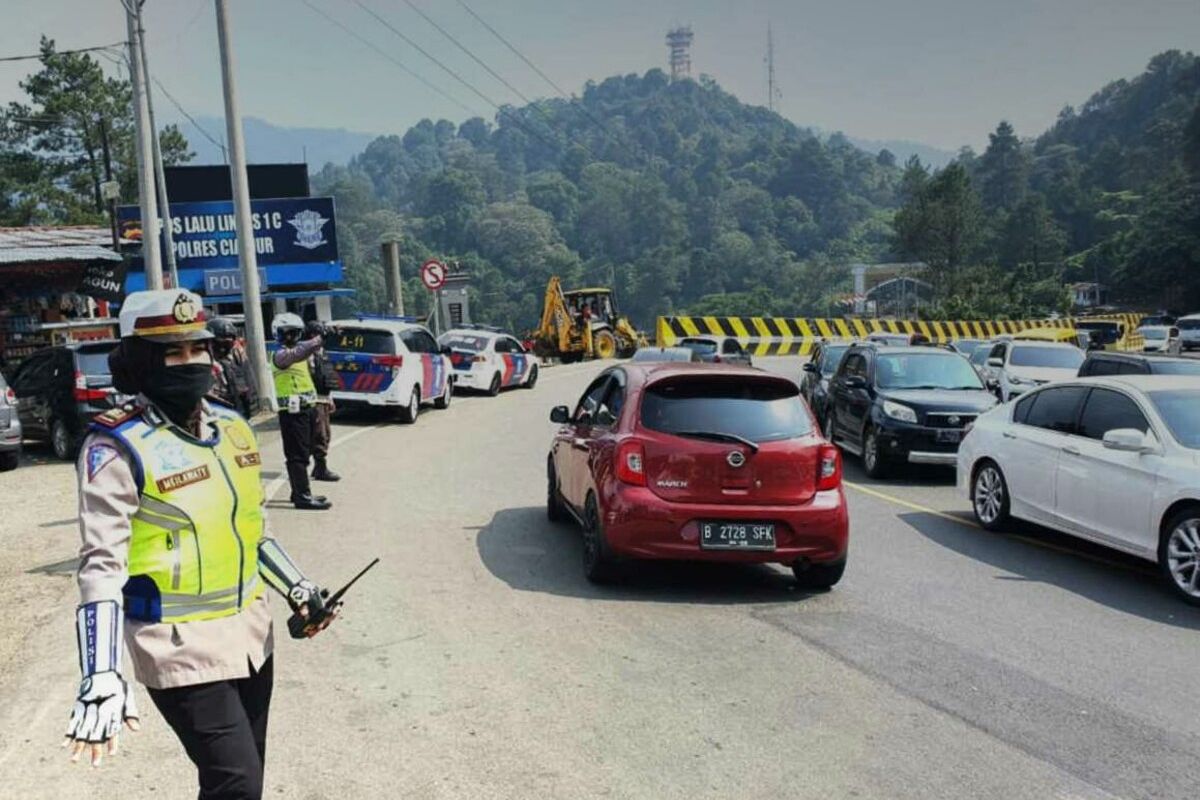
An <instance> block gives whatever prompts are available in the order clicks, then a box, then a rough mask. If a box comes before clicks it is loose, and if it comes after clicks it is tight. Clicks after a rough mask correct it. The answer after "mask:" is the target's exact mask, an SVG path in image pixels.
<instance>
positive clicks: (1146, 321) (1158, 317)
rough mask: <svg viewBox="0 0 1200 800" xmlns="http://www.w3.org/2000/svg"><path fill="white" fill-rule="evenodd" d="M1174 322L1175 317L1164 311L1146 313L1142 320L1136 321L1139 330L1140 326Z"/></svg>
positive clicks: (1172, 323) (1171, 323) (1145, 326)
mask: <svg viewBox="0 0 1200 800" xmlns="http://www.w3.org/2000/svg"><path fill="white" fill-rule="evenodd" d="M1174 324H1175V317H1174V316H1173V315H1171V314H1168V313H1166V312H1159V313H1158V314H1147V315H1146V316H1144V317H1142V321H1141V322H1139V323H1138V331H1139V332H1140V331H1141V329H1142V328H1148V327H1151V326H1156V325H1174Z"/></svg>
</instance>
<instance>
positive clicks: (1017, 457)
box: [958, 375, 1200, 605]
mask: <svg viewBox="0 0 1200 800" xmlns="http://www.w3.org/2000/svg"><path fill="white" fill-rule="evenodd" d="M958 483H959V488H960V490H962V491H964V492H966V493H968V496H969V498H970V500H971V506H972V508H973V510H974V512H975V518H976V519H977V520H978V521H979V524H980V525H982V526H983V527H984V528H986V529H988V530H999V529H1001V528H1003V527H1004V525H1005V523H1006V521H1007V520H1008V518H1009V517H1010V516H1013V517H1018V518H1020V519H1025V520H1029V521H1031V522H1036V523H1039V524H1041V525H1046V526H1047V527H1050V528H1054V529H1056V530H1059V531H1062V532H1063V533H1067V534H1071V535H1073V536H1078V537H1080V538H1083V539H1089V540H1091V541H1094V542H1098V543H1100V544H1103V545H1107V546H1108V547H1112V548H1114V549H1117V550H1121V551H1124V552H1126V553H1131V554H1132V555H1135V556H1138V557H1141V558H1144V559H1147V560H1149V561H1154V562H1156V563H1157V564H1158V565H1159V567H1160V570H1161V572H1162V576H1163V578H1164V580H1165V582H1166V584H1167V585H1168V586H1170V587H1171V589H1172V590H1173V591H1174V592H1175V593H1176V594H1178V595H1179V596H1181V597H1182V598H1183V599H1184V600H1185V601H1187V602H1189V603H1191V604H1193V605H1200V379H1197V378H1195V377H1185V376H1172V375H1121V376H1111V377H1104V378H1080V379H1077V380H1073V381H1066V382H1063V383H1055V384H1053V385H1050V386H1045V387H1042V388H1040V389H1036V390H1034V391H1031V392H1029V393H1028V394H1026V395H1024V396H1023V397H1021V399H1019V400H1017V401H1016V402H1014V403H1008V404H1007V405H1003V406H999V407H997V408H995V409H993V410H992V411H989V412H988V413H986V414H984V415H982V416H980V417H979V418H978V419H977V420H976V421H975V425H974V427H973V428H972V429H971V431H970V432H969V433H968V434H967V436H966V437H965V438H964V439H963V442H962V445H961V447H960V448H959V451H958Z"/></svg>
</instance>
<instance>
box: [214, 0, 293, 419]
mask: <svg viewBox="0 0 1200 800" xmlns="http://www.w3.org/2000/svg"><path fill="white" fill-rule="evenodd" d="M214 2H215V3H216V8H217V43H218V45H219V46H220V51H221V84H222V86H223V88H224V90H225V131H226V136H227V138H228V139H229V175H230V178H231V179H232V183H233V207H234V212H235V213H234V216H235V219H236V223H237V246H238V263H239V265H240V266H241V268H242V307H243V310H244V311H245V314H246V349H247V350H248V351H249V355H250V366H251V369H252V370H253V372H254V381H255V384H256V385H257V386H258V396H259V397H260V398H262V399H264V400H265V401H266V403H267V406H268V407H269V408H270V409H271V410H272V411H277V410H278V405H277V403H276V402H275V388H274V385H273V384H274V381H273V379H272V376H271V369H270V367H269V366H268V365H267V344H266V336H265V334H264V333H263V317H262V298H261V296H260V294H259V286H258V255H257V253H256V251H255V249H254V228H253V226H252V223H251V220H250V182H249V180H248V178H247V177H246V148H245V143H244V142H243V141H242V114H241V111H239V110H238V102H237V89H236V87H235V86H234V84H233V42H232V41H231V39H230V32H229V2H228V0H214Z"/></svg>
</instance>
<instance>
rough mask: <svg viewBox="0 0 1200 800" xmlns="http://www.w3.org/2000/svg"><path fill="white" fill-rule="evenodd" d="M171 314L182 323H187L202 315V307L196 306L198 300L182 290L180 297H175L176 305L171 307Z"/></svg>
mask: <svg viewBox="0 0 1200 800" xmlns="http://www.w3.org/2000/svg"><path fill="white" fill-rule="evenodd" d="M171 315H172V316H173V317H175V320H176V321H177V322H179V323H181V324H184V325H186V324H187V323H189V322H195V321H196V317H198V316H200V309H199V308H197V307H196V302H195V301H194V300H193V299H192V298H191V296H190V295H189V294H188V293H186V292H181V293H180V295H179V297H176V298H175V305H174V307H172V309H171Z"/></svg>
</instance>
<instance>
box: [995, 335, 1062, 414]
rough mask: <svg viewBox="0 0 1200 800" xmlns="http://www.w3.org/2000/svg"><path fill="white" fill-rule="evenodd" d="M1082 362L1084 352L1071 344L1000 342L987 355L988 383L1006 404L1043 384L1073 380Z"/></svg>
mask: <svg viewBox="0 0 1200 800" xmlns="http://www.w3.org/2000/svg"><path fill="white" fill-rule="evenodd" d="M1083 359H1084V352H1083V351H1082V350H1080V349H1079V348H1078V347H1076V346H1074V345H1070V344H1060V343H1053V342H1017V341H1008V342H997V343H996V344H994V345H992V349H991V351H990V352H989V353H988V357H987V362H986V370H985V374H986V376H987V377H986V380H987V381H988V385H989V388H991V389H993V391H995V392H996V396H997V397H999V398H1000V399H1001V400H1002V401H1004V402H1005V403H1007V402H1008V401H1009V400H1011V399H1013V398H1014V397H1019V396H1020V395H1021V394H1023V393H1024V392H1027V391H1029V390H1030V389H1032V388H1033V387H1035V386H1041V385H1042V384H1043V383H1049V382H1050V381H1061V380H1066V379H1069V378H1074V377H1075V375H1076V373H1078V372H1079V366H1080V365H1081V364H1082V363H1083Z"/></svg>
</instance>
